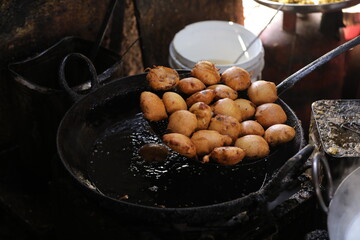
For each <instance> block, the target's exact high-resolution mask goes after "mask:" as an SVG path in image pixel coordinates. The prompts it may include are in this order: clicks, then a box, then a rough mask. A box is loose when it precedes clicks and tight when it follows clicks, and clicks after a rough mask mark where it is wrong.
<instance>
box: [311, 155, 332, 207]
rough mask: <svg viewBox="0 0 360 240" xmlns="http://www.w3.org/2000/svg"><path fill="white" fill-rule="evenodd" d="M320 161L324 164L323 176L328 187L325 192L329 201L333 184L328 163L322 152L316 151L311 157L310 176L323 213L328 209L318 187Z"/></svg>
mask: <svg viewBox="0 0 360 240" xmlns="http://www.w3.org/2000/svg"><path fill="white" fill-rule="evenodd" d="M320 162H321V163H322V164H323V166H324V170H325V176H326V178H327V180H328V185H329V186H328V189H327V194H328V198H329V201H331V199H332V197H333V194H334V184H333V180H332V177H331V171H330V167H329V163H328V161H327V160H326V158H325V156H324V154H323V153H321V152H316V153H315V154H314V159H313V166H312V178H313V183H314V187H315V193H316V196H317V199H318V201H319V204H320V206H321V208H322V209H323V211H324V212H325V213H328V211H329V209H328V207H327V205H326V203H325V200H324V198H323V196H322V194H321V188H320V180H319V177H320V173H319V172H320Z"/></svg>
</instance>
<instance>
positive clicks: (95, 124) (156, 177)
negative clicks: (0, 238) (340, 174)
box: [57, 38, 360, 223]
mask: <svg viewBox="0 0 360 240" xmlns="http://www.w3.org/2000/svg"><path fill="white" fill-rule="evenodd" d="M359 40H360V38H357V39H354V40H353V41H349V42H348V43H345V44H344V45H342V46H340V47H338V48H336V49H334V50H333V51H331V52H330V53H328V54H326V55H324V56H323V57H321V58H320V59H318V60H316V61H315V62H313V63H311V64H309V65H308V66H306V67H305V68H304V69H302V70H301V71H298V72H297V73H296V74H294V75H292V76H290V77H289V78H288V79H286V80H284V82H282V83H281V84H280V85H279V86H278V90H279V93H280V94H281V93H283V92H284V91H285V90H286V89H287V88H289V87H291V86H292V85H294V84H295V82H296V81H298V80H299V79H300V78H301V77H303V76H305V75H306V74H307V73H309V72H311V71H312V70H314V69H315V68H316V67H318V66H320V65H322V64H323V63H325V62H327V61H328V60H330V59H331V58H333V57H335V56H337V55H339V54H340V53H342V52H344V51H346V50H348V49H350V48H351V47H353V46H355V45H356V44H358V43H359ZM74 56H75V57H82V56H81V55H79V54H70V55H69V56H67V57H66V58H65V59H64V61H63V63H62V65H61V67H60V80H61V81H62V85H64V87H65V89H67V90H68V91H70V92H72V91H71V88H69V87H68V86H67V84H66V81H65V77H64V74H63V72H64V68H65V62H66V60H67V58H68V57H74ZM84 59H85V61H87V63H88V65H89V68H90V69H91V72H92V77H93V80H92V81H93V86H97V84H96V82H95V81H96V74H95V69H94V67H93V66H92V64H91V62H90V61H89V60H86V58H84ZM179 73H180V74H182V75H183V74H185V75H186V74H188V73H189V71H182V70H179ZM298 75H300V76H301V77H297V76H298ZM147 89H148V86H147V82H146V74H139V75H134V76H129V77H126V78H122V79H119V80H117V81H114V82H112V83H109V84H107V85H104V86H102V87H100V88H98V89H96V90H94V91H92V92H91V93H89V94H88V95H86V96H84V97H81V96H79V95H77V94H76V93H74V92H72V94H71V95H72V97H73V98H74V99H78V101H77V102H76V103H75V104H74V105H73V106H72V107H71V108H70V109H69V111H68V112H67V113H66V114H65V116H64V118H63V120H62V122H61V124H60V126H59V129H58V135H57V147H58V153H59V156H60V158H61V161H62V163H63V164H64V166H65V167H66V169H67V170H68V171H69V173H70V174H71V175H72V176H73V177H74V179H75V180H76V182H78V183H80V186H82V187H83V188H85V190H86V192H87V193H89V194H90V195H93V196H95V197H96V198H97V199H98V200H99V201H100V202H101V203H102V204H104V207H106V208H110V209H112V210H113V211H116V212H118V213H121V214H125V215H120V216H125V218H126V219H128V218H134V219H141V220H146V221H148V222H153V223H154V222H187V223H206V222H211V221H220V220H224V219H228V218H230V217H232V216H235V215H237V214H238V213H240V212H242V211H248V210H251V209H254V208H256V207H257V206H259V205H262V204H264V203H266V202H268V201H271V200H273V199H275V198H276V197H277V195H278V194H279V192H281V191H282V187H284V186H283V184H282V180H283V178H284V177H285V176H286V175H288V174H290V171H291V170H292V171H296V166H298V165H300V166H301V165H302V163H303V161H305V160H306V158H307V157H308V156H309V155H310V154H311V152H312V150H313V146H306V147H305V148H304V149H303V150H301V151H299V150H300V149H301V148H302V147H303V146H304V141H303V131H302V128H301V126H300V123H299V121H298V119H297V117H296V115H295V114H294V112H293V111H292V110H291V109H290V108H289V107H288V106H287V105H286V103H284V102H283V101H282V100H281V99H279V100H278V103H279V104H280V105H281V106H282V107H283V109H284V110H285V112H286V113H287V115H288V118H289V120H288V123H287V124H289V125H291V126H295V128H296V129H297V138H296V139H295V140H294V141H292V142H291V143H289V144H288V146H287V147H286V148H285V149H286V150H285V149H279V150H278V151H276V152H277V153H276V154H273V155H270V156H269V157H268V158H266V159H263V161H258V163H257V164H253V165H251V167H249V165H244V166H242V165H241V164H240V165H238V166H232V167H224V166H219V165H217V166H214V165H207V164H204V165H202V167H199V166H200V165H199V164H196V165H195V164H194V163H193V161H189V160H188V159H186V158H184V157H182V156H180V155H178V154H176V153H174V152H171V156H170V157H169V160H168V161H165V163H162V164H154V163H146V162H144V161H143V160H142V159H139V156H137V150H138V149H139V147H141V146H142V145H143V144H144V143H151V142H154V143H159V141H161V140H159V138H158V136H157V134H156V133H155V132H154V131H153V129H152V128H151V127H150V126H149V124H148V122H147V121H145V120H144V119H143V117H142V115H141V111H140V109H139V96H140V93H141V92H142V91H144V90H147ZM294 151H295V152H294ZM297 152H298V153H297ZM296 153H297V154H296ZM284 154H285V155H289V154H290V156H288V157H287V158H282V159H280V157H279V156H283V155H284ZM291 156H294V158H291V160H289V161H287V162H286V164H284V159H288V158H290V157H291ZM301 156H302V157H303V158H301ZM276 161H278V164H281V165H283V166H282V167H281V168H280V170H279V171H278V172H277V173H276V174H275V176H274V177H273V178H272V179H271V180H269V178H268V177H267V176H266V175H267V174H272V173H274V171H275V169H273V171H268V170H267V168H268V167H269V165H272V164H273V162H276ZM270 163H271V164H270ZM274 165H276V164H274ZM271 167H272V166H270V168H271ZM259 170H260V171H259ZM214 174H215V175H214ZM242 174H243V175H242ZM263 185H264V186H263ZM134 187H135V188H134ZM118 189H122V190H121V191H119V190H118ZM134 189H135V190H134ZM243 189H245V190H246V191H245V192H244V191H243V192H239V190H241V191H242V190H243ZM164 200H166V201H164Z"/></svg>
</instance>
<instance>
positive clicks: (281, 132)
mask: <svg viewBox="0 0 360 240" xmlns="http://www.w3.org/2000/svg"><path fill="white" fill-rule="evenodd" d="M294 137H295V129H294V128H293V127H290V126H288V125H286V124H275V125H272V126H270V127H269V128H268V129H266V131H265V134H264V138H265V140H266V141H267V142H268V143H269V145H270V146H272V147H275V146H277V145H280V144H283V143H287V142H290V141H291V140H293V139H294Z"/></svg>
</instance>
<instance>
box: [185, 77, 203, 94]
mask: <svg viewBox="0 0 360 240" xmlns="http://www.w3.org/2000/svg"><path fill="white" fill-rule="evenodd" d="M205 87H206V86H205V84H204V83H203V82H202V81H200V80H199V79H197V78H194V77H188V78H183V79H181V80H180V82H179V84H178V89H179V91H180V92H182V93H185V94H187V95H191V94H194V93H196V92H199V91H201V90H203V89H205Z"/></svg>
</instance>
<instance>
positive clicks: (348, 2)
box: [255, 0, 360, 13]
mask: <svg viewBox="0 0 360 240" xmlns="http://www.w3.org/2000/svg"><path fill="white" fill-rule="evenodd" d="M255 1H256V2H257V3H260V4H262V5H265V6H267V7H270V8H273V9H279V8H280V7H281V6H282V5H284V6H283V7H282V8H281V11H284V12H294V13H314V12H334V11H339V10H341V9H343V8H348V7H352V6H355V5H357V4H359V3H360V1H359V0H345V1H341V2H336V3H326V4H297V3H280V2H274V1H271V0H255Z"/></svg>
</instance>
